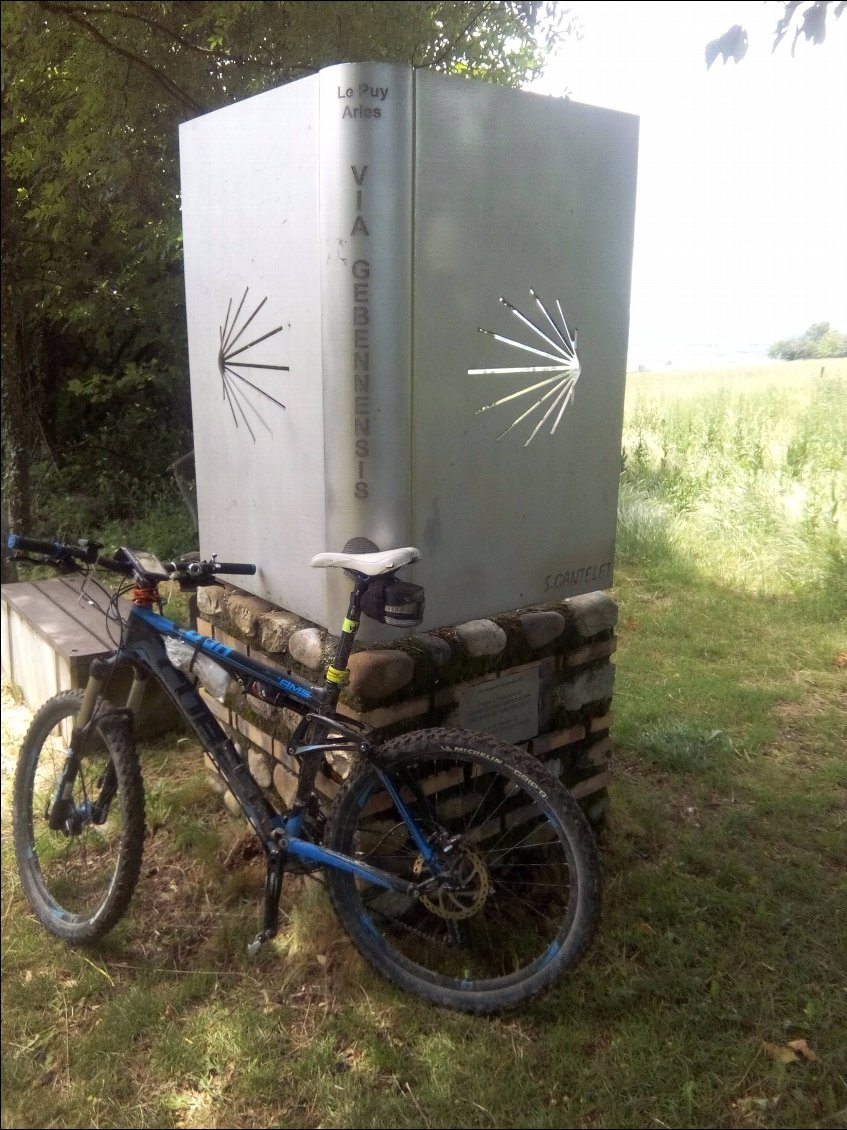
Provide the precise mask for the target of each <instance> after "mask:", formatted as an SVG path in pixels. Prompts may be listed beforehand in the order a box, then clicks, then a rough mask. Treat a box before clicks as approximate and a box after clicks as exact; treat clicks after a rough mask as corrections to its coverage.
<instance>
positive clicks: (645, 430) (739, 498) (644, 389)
mask: <svg viewBox="0 0 847 1130" xmlns="http://www.w3.org/2000/svg"><path fill="white" fill-rule="evenodd" d="M623 447H624V453H623V454H624V464H623V475H622V480H621V504H620V525H619V530H618V552H619V554H620V555H622V556H623V557H624V558H626V557H632V558H634V559H642V560H643V559H645V558H648V559H651V560H656V559H657V558H660V557H661V556H662V555H663V554H666V553H668V552H671V553H673V554H677V555H681V556H683V557H685V558H687V559H688V560H689V561H690V562H691V563H692V564H695V565H696V567H697V568H698V569H699V570H700V571H701V572H702V573H703V574H708V575H709V576H711V577H712V578H714V579H716V580H719V581H723V582H726V583H727V584H731V585H734V586H740V587H742V588H744V589H747V590H749V591H751V592H756V593H759V594H762V595H765V594H778V593H788V592H791V593H795V594H796V593H807V594H811V593H817V594H818V595H819V596H820V598H821V599H822V600H823V601H824V602H825V603H826V602H829V601H831V602H833V606H837V607H838V608H839V609H841V610H843V611H844V612H845V613H847V361H843V360H842V361H839V360H833V361H827V362H821V361H795V362H786V363H782V364H776V365H769V366H764V367H761V368H754V369H743V368H738V369H728V370H722V371H720V372H714V373H710V372H704V373H679V372H674V373H667V374H662V373H634V374H630V376H629V378H628V391H627V402H626V420H625V428H624V441H623Z"/></svg>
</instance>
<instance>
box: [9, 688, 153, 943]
mask: <svg viewBox="0 0 847 1130" xmlns="http://www.w3.org/2000/svg"><path fill="white" fill-rule="evenodd" d="M82 697H83V695H82V691H65V692H63V693H61V694H58V695H56V696H55V697H54V698H52V699H50V700H49V702H46V703H45V704H44V706H42V707H41V709H40V710H39V711H38V713H37V714H36V715H35V717H34V718H33V721H32V724H31V726H30V728H29V730H28V732H27V735H26V737H25V738H24V742H23V745H22V747H21V752H20V756H19V759H18V766H17V772H16V775H15V793H14V814H13V823H14V843H15V854H16V856H17V862H18V871H19V873H20V876H21V885H22V886H23V889H24V892H25V894H26V896H27V898H28V899H29V902H30V905H31V907H32V909H33V911H34V912H35V915H36V917H37V918H38V919H39V921H40V922H41V923H42V924H43V925H44V926H46V927H47V929H48V930H50V932H51V933H53V934H55V935H56V936H57V937H59V938H62V939H63V940H64V941H67V942H91V941H94V940H95V939H97V938H100V937H102V936H103V935H104V934H105V933H106V932H107V931H108V930H110V929H111V928H112V927H113V926H114V925H115V923H116V922H117V921H118V919H119V918H120V917H121V915H122V914H123V913H124V911H125V910H126V908H127V905H128V904H129V901H130V899H131V897H132V893H133V891H134V889H135V885H136V882H137V881H138V875H139V872H140V870H141V857H142V853H143V850H144V787H143V784H142V780H141V771H140V769H139V766H138V758H137V755H136V752H135V748H134V746H133V743H132V741H131V739H130V737H129V735H128V734H127V733H126V731H125V729H124V727H123V725H122V724H120V723H119V722H118V721H117V720H116V719H115V716H114V715H111V716H110V715H109V713H108V712H104V713H103V714H102V716H101V717H100V718H99V720H98V719H95V720H94V722H93V724H92V725H91V727H89V730H88V732H87V734H86V737H85V740H84V743H83V748H82V752H81V756H80V757H79V764H78V768H77V769H76V772H75V774H72V776H71V778H70V780H72V787H71V786H70V784H68V785H67V786H66V787H65V795H64V796H63V797H60V796H59V783H60V780H61V778H62V776H63V774H64V773H65V772H66V762H67V758H68V748H69V741H70V736H71V731H72V729H73V724H74V719H75V718H76V716H77V715H78V714H79V710H80V707H81V705H82ZM57 804H60V805H61V806H62V808H61V820H60V821H57V820H55V819H54V820H53V821H52V822H53V823H54V824H56V823H58V824H59V826H58V827H55V828H51V826H50V825H51V813H53V812H54V811H55V806H56V805H57Z"/></svg>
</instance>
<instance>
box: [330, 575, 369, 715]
mask: <svg viewBox="0 0 847 1130" xmlns="http://www.w3.org/2000/svg"><path fill="white" fill-rule="evenodd" d="M353 576H354V578H355V582H354V585H353V591H352V592H351V593H350V603H349V605H348V606H347V615H346V616H345V617H344V620H343V622H342V625H341V635H340V637H339V640H338V647H336V649H335V655H334V656H333V658H332V662H331V663H330V665H329V666H328V667H327V669H326V676H325V677H326V686H327V698H328V699H329V701H330V703H331V704H332V705H333V706H335V704H336V702H338V696H339V695H340V694H341V690H342V687H344V686H346V685H347V682H348V681H349V679H350V671H349V670H348V667H347V663H348V661H349V659H350V655H351V653H352V651H353V644H354V643H355V641H356V633H357V632H358V630H359V621H360V619H361V615H362V597H363V596H364V594H365V592H366V590H367V588H368V585H369V584H370V583H371V581H372V580H373V577H368V576H366V575H365V574H364V573H354V574H353Z"/></svg>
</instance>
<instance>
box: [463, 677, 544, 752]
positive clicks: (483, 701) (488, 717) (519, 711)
mask: <svg viewBox="0 0 847 1130" xmlns="http://www.w3.org/2000/svg"><path fill="white" fill-rule="evenodd" d="M538 684H539V675H538V667H530V668H528V669H527V670H525V671H517V672H515V673H514V674H512V675H503V676H501V677H500V678H499V679H498V678H491V679H482V680H481V681H480V682H478V683H471V684H470V685H469V686H465V687H460V688H459V702H458V709H457V713H456V719H455V721H456V724H457V725H459V726H461V727H462V728H463V729H466V730H476V731H478V732H480V733H485V734H493V735H494V736H495V737H497V738H501V739H502V740H503V741H504V742H520V741H526V740H527V739H528V738H534V737H535V735H536V734H537V733H538Z"/></svg>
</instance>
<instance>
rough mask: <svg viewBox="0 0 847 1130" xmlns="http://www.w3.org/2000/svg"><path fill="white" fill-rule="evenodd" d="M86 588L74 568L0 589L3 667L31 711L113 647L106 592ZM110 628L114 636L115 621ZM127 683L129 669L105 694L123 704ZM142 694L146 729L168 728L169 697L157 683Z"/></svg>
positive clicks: (80, 679) (78, 682)
mask: <svg viewBox="0 0 847 1130" xmlns="http://www.w3.org/2000/svg"><path fill="white" fill-rule="evenodd" d="M90 592H91V595H90V596H89V595H87V593H86V592H85V591H83V578H82V577H81V576H80V575H79V574H71V575H69V576H67V577H57V578H55V579H53V580H49V581H19V582H16V583H14V584H8V585H3V587H2V590H0V595H1V596H2V662H3V673H4V675H5V677H6V678H7V679H8V680H9V681H10V682H11V683H13V684H14V685H15V686H17V687H19V688H20V691H21V694H22V695H23V699H24V702H25V703H26V704H27V706H28V707H29V708H30V710H32V711H35V710H37V709H38V707H39V706H41V704H42V703H43V702H45V701H46V700H47V699H48V698H51V697H52V696H53V695H54V694H57V693H58V692H59V691H63V690H71V689H73V688H76V687H83V686H85V683H86V680H87V679H88V668H89V665H90V663H91V661H92V659H95V658H97V657H99V656H104V655H108V654H110V653H111V652H113V651H114V650H115V646H116V645H115V643H114V642H113V640H112V639H111V638H110V636H109V631H108V625H107V623H106V617H105V615H104V613H103V611H102V610H103V608H105V607H106V604H107V603H108V599H109V598H108V597H107V596H106V595H105V594H103V593H102V592H101V591H100V590H99V589H97V588H92V589H90ZM92 598H93V599H92ZM94 600H96V601H97V604H98V605H100V607H99V608H98V607H97V605H95V604H94ZM112 630H113V632H115V633H116V638H117V625H113V627H112ZM128 688H129V675H128V673H126V672H122V673H121V676H120V677H119V678H117V679H116V680H115V681H114V687H113V689H112V691H111V692H110V694H109V698H110V699H111V700H112V701H114V702H115V703H117V704H118V705H122V704H123V703H124V702H125V700H126V694H127V690H128ZM147 694H148V696H149V697H148V698H146V699H145V705H144V710H143V716H144V726H143V732H144V733H145V735H148V736H149V735H150V734H153V733H162V732H164V731H165V730H169V729H173V728H174V726H175V725H176V723H177V714H176V711H175V710H174V708H173V706H172V705H171V703H170V702H169V700H168V699H166V698H165V696H164V694H163V693H162V691H161V690H160V689H159V688H158V687H151V688H149V689H148V692H147Z"/></svg>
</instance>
